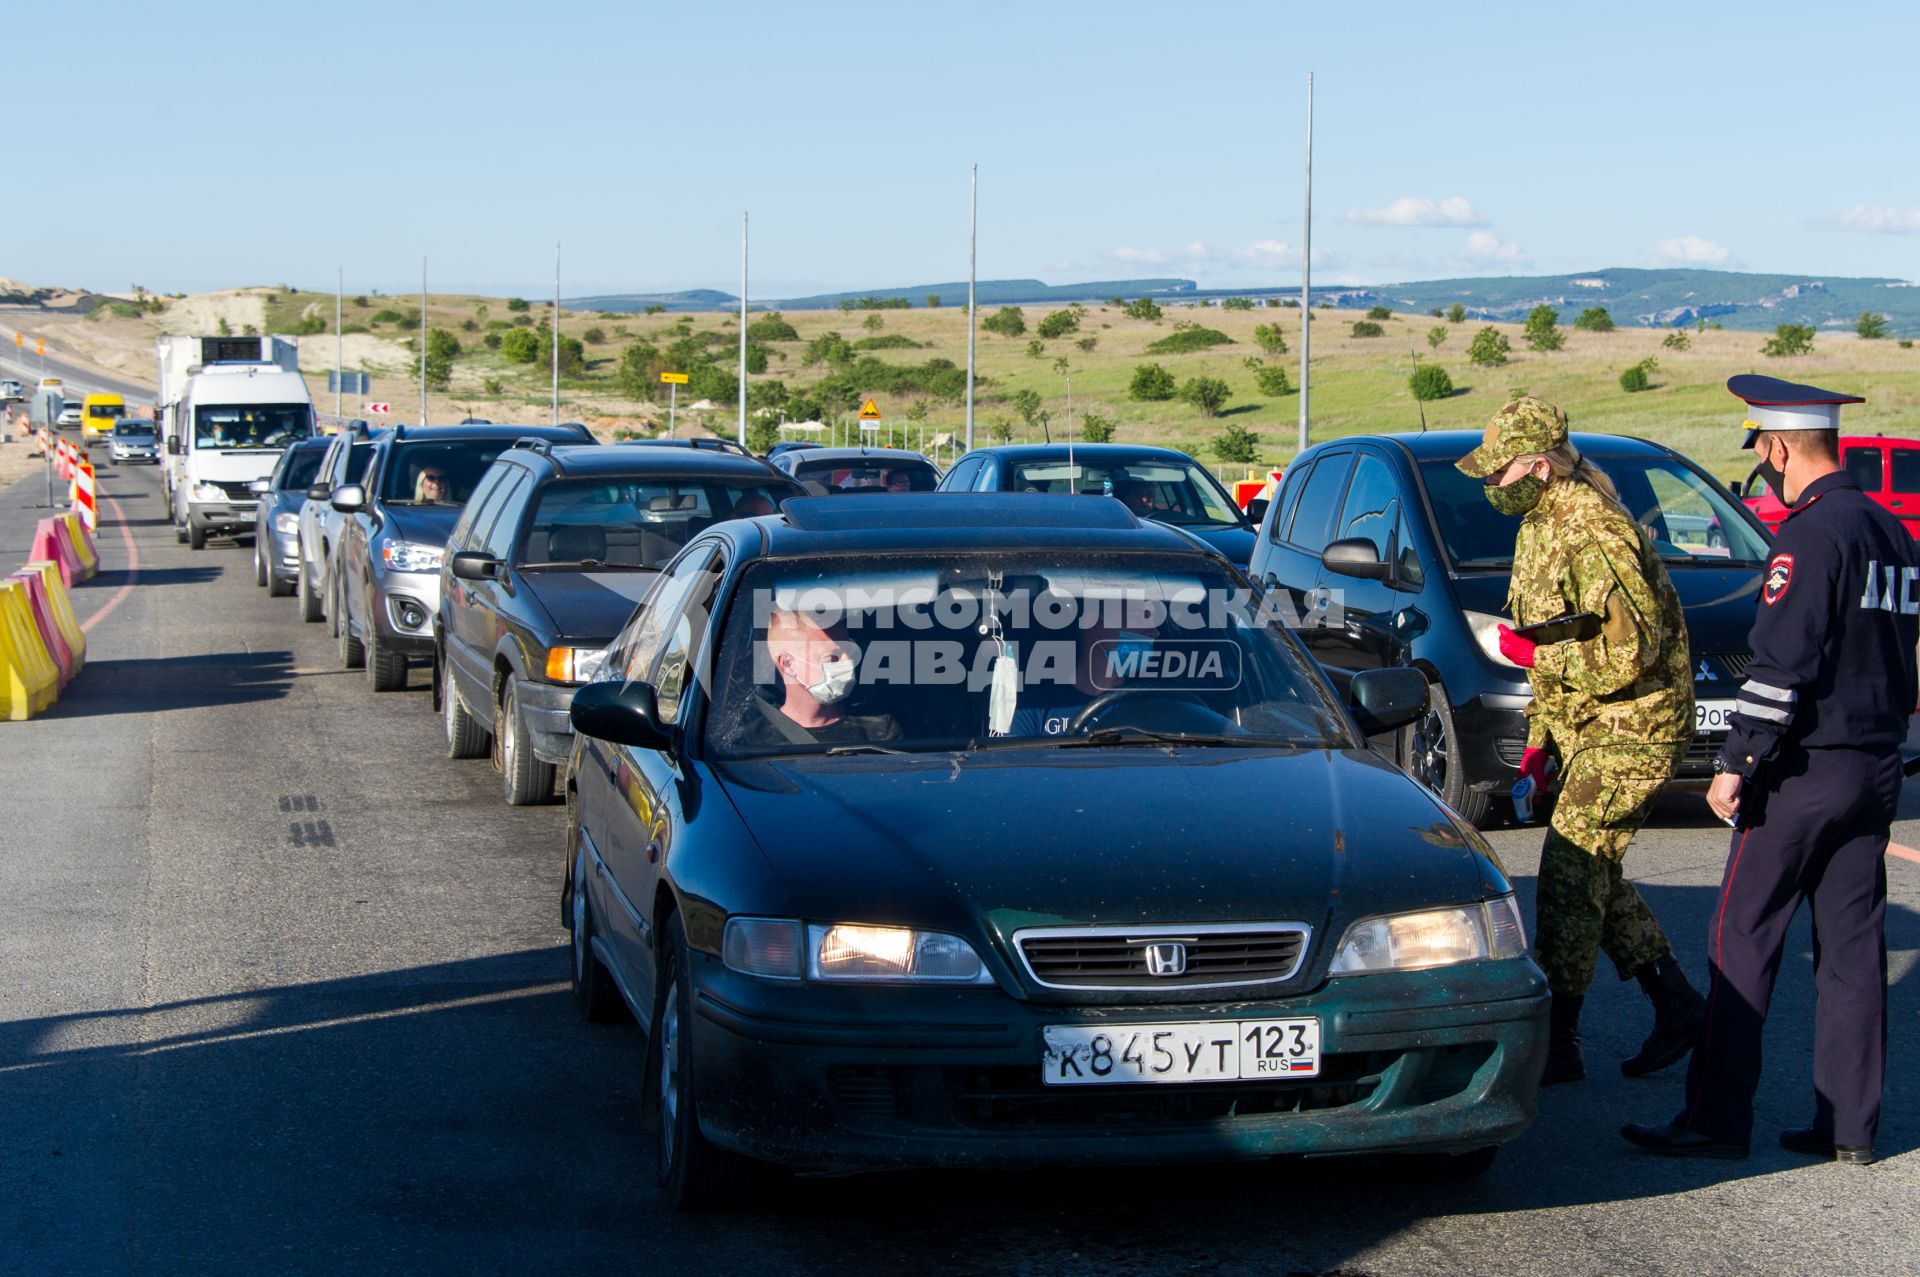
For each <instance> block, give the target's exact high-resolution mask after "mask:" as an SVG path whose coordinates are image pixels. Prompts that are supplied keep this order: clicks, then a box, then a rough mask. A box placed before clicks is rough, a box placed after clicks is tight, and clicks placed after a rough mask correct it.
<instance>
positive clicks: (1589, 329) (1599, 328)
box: [1573, 306, 1613, 333]
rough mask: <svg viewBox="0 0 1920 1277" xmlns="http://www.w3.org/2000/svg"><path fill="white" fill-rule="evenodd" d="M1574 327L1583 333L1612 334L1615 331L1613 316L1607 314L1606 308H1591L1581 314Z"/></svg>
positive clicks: (1574, 322)
mask: <svg viewBox="0 0 1920 1277" xmlns="http://www.w3.org/2000/svg"><path fill="white" fill-rule="evenodd" d="M1573 326H1574V327H1575V328H1577V329H1579V330H1580V331H1581V332H1583V333H1610V332H1612V331H1613V316H1612V315H1609V314H1608V313H1607V308H1606V307H1605V306H1589V307H1587V308H1586V309H1585V310H1583V311H1581V312H1580V317H1579V318H1578V319H1576V320H1574V321H1573Z"/></svg>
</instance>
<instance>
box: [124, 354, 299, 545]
mask: <svg viewBox="0 0 1920 1277" xmlns="http://www.w3.org/2000/svg"><path fill="white" fill-rule="evenodd" d="M156 353H157V355H158V358H159V363H160V378H159V385H160V397H159V402H158V404H157V406H156V408H155V415H156V416H157V417H158V419H159V425H160V438H161V445H160V446H161V461H162V465H161V479H162V483H163V486H164V487H165V488H166V492H167V503H168V506H169V508H170V511H171V513H172V516H173V524H174V532H175V535H177V536H178V537H179V538H180V540H182V541H185V542H187V543H188V544H189V545H191V546H192V547H193V548H194V549H196V550H199V549H203V548H205V546H206V544H207V538H208V537H210V536H229V537H234V538H236V539H245V540H250V539H251V538H252V537H253V531H254V512H255V508H256V506H257V505H258V504H259V497H258V495H257V494H256V493H255V492H254V491H253V488H252V484H253V481H254V480H256V479H264V478H266V477H267V476H268V475H270V474H272V473H273V468H274V465H275V464H276V463H277V462H278V461H279V460H280V454H281V453H282V452H285V451H286V449H287V446H288V445H289V444H291V443H293V442H294V441H296V440H299V439H305V438H307V437H309V436H310V435H312V434H313V397H312V396H311V395H310V394H308V392H307V383H306V380H305V379H304V378H302V377H301V376H300V372H299V369H300V351H299V348H298V347H297V346H295V345H294V343H293V341H292V339H290V338H287V337H275V336H266V337H162V338H160V339H159V342H158V344H157V350H156Z"/></svg>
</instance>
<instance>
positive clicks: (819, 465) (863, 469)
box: [793, 457, 940, 496]
mask: <svg viewBox="0 0 1920 1277" xmlns="http://www.w3.org/2000/svg"><path fill="white" fill-rule="evenodd" d="M793 474H794V477H795V478H796V479H799V480H801V481H803V482H806V483H817V484H819V485H820V486H821V487H823V488H824V489H826V491H827V493H828V495H836V496H837V495H838V494H840V493H843V492H932V491H933V490H934V489H935V488H937V487H939V486H940V473H939V472H938V471H937V470H935V469H934V468H933V466H932V464H931V463H930V462H926V461H913V460H901V459H898V458H888V457H875V458H873V459H872V460H867V459H864V458H846V457H841V458H837V459H828V460H825V461H803V462H801V463H800V464H798V465H796V466H795V467H794V469H793Z"/></svg>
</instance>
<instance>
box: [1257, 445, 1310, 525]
mask: <svg viewBox="0 0 1920 1277" xmlns="http://www.w3.org/2000/svg"><path fill="white" fill-rule="evenodd" d="M1312 474H1313V463H1312V462H1311V461H1309V462H1308V463H1307V465H1306V468H1305V469H1296V470H1294V471H1293V472H1292V473H1290V474H1288V475H1287V478H1286V481H1285V482H1284V483H1282V484H1281V485H1280V499H1279V500H1278V501H1275V502H1274V503H1273V504H1274V507H1275V508H1274V512H1273V523H1272V531H1270V532H1269V533H1268V534H1267V539H1268V540H1270V541H1278V540H1280V534H1281V532H1283V531H1285V529H1286V526H1287V521H1288V520H1289V519H1291V518H1293V509H1294V507H1295V506H1297V505H1299V504H1300V493H1301V490H1302V489H1304V488H1305V487H1306V486H1307V479H1308V477H1309V476H1310V475H1312Z"/></svg>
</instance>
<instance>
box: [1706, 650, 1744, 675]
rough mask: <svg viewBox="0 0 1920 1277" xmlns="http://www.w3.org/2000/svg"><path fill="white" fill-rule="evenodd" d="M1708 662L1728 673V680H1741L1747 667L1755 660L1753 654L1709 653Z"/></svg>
mask: <svg viewBox="0 0 1920 1277" xmlns="http://www.w3.org/2000/svg"><path fill="white" fill-rule="evenodd" d="M1706 659H1707V660H1710V661H1712V662H1714V663H1715V664H1717V665H1719V666H1720V668H1721V669H1723V670H1725V671H1726V672H1727V677H1728V678H1740V677H1742V676H1743V675H1745V674H1746V672H1747V665H1748V663H1749V662H1751V661H1752V660H1753V653H1752V652H1709V653H1708V654H1707V657H1706Z"/></svg>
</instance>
